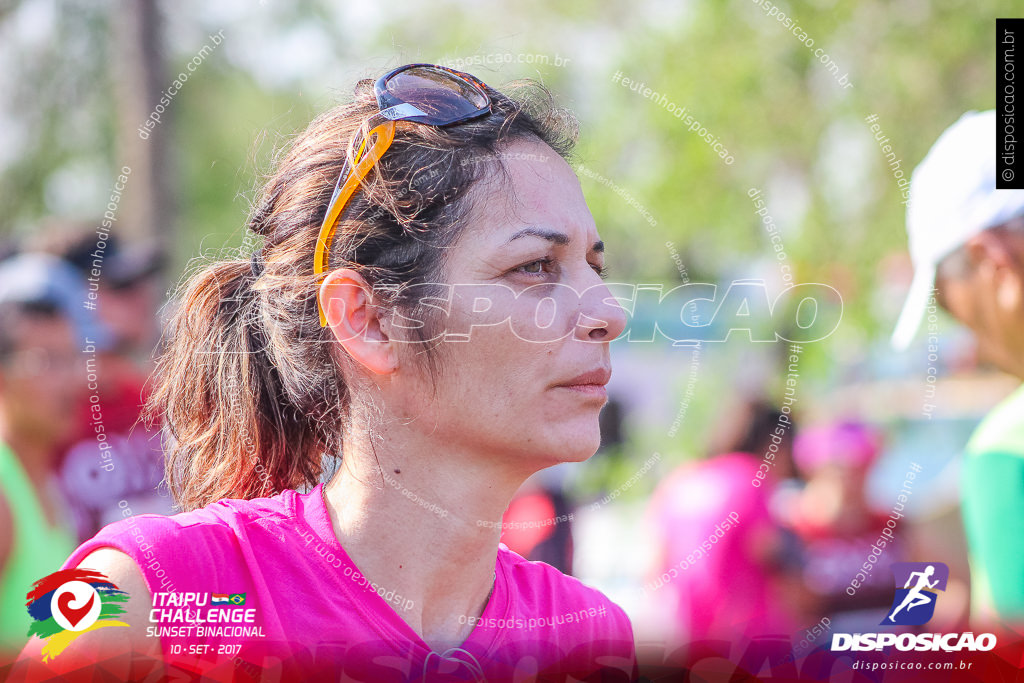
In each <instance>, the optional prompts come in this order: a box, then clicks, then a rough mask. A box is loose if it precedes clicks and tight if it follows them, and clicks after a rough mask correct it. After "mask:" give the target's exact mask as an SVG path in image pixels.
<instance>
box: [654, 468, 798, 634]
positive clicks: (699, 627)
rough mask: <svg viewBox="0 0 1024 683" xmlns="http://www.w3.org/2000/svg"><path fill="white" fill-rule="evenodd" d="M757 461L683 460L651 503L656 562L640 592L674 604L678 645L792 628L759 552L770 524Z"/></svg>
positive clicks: (768, 538)
mask: <svg viewBox="0 0 1024 683" xmlns="http://www.w3.org/2000/svg"><path fill="white" fill-rule="evenodd" d="M759 465H760V463H759V461H758V459H757V458H755V457H753V456H750V455H747V454H743V453H730V454H726V455H721V456H717V457H714V458H710V459H708V460H704V461H701V462H695V463H692V464H688V465H684V466H682V467H679V468H678V469H676V470H675V471H674V472H672V473H671V474H670V475H669V476H668V477H666V478H665V480H664V481H663V482H662V483H661V484H660V485H659V486H658V489H657V491H655V494H654V496H653V498H652V500H651V505H650V508H649V510H648V513H649V515H650V517H649V519H650V520H651V523H652V524H653V525H654V527H655V530H656V533H657V535H658V537H659V538H660V545H661V558H662V562H661V567H659V568H658V569H657V571H658V572H659V576H657V577H656V578H655V580H654V581H653V582H649V583H648V584H647V592H648V596H649V597H652V598H653V599H654V600H664V599H672V600H674V601H675V603H676V604H675V614H676V619H677V628H678V631H679V633H678V634H677V637H679V638H681V639H682V640H684V641H685V642H694V641H700V640H707V639H715V640H718V639H722V640H728V641H730V642H739V641H741V640H743V639H750V638H755V637H758V636H764V635H775V634H785V635H790V634H791V633H792V629H793V628H794V625H793V623H792V620H791V616H790V613H789V609H788V608H787V607H786V605H785V604H784V602H785V601H784V599H783V597H782V595H781V594H780V593H779V591H778V590H777V588H776V586H775V585H773V582H772V580H771V578H770V576H769V574H770V567H768V566H767V563H766V562H765V557H764V555H765V554H766V553H763V552H761V551H762V549H763V548H765V547H767V546H770V545H772V544H773V541H774V535H775V532H776V531H777V526H776V525H775V523H774V522H773V520H772V518H771V515H770V514H769V510H768V497H769V495H770V492H771V489H772V486H773V483H772V480H771V479H766V480H757V481H758V482H759V483H760V484H761V485H760V486H754V485H753V484H752V483H751V482H752V481H754V480H755V475H756V473H757V471H758V467H759ZM725 527H728V528H725Z"/></svg>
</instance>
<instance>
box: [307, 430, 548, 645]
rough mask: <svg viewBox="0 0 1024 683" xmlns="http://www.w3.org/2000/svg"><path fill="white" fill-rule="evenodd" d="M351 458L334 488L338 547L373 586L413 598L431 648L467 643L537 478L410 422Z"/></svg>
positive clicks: (330, 499) (410, 612)
mask: <svg viewBox="0 0 1024 683" xmlns="http://www.w3.org/2000/svg"><path fill="white" fill-rule="evenodd" d="M348 431H349V432H350V433H356V434H366V433H367V432H368V430H366V429H350V430H348ZM343 452H344V454H345V455H344V458H343V464H342V467H341V469H340V470H339V472H338V473H337V474H336V475H335V476H334V478H333V479H332V480H331V481H330V482H329V483H328V485H327V486H326V487H325V499H326V502H327V507H328V511H329V513H330V516H331V522H332V524H333V527H334V532H335V534H337V536H338V540H339V541H340V542H341V544H342V546H343V547H344V548H345V550H346V552H347V553H348V555H349V556H350V557H351V558H352V561H353V562H354V563H355V564H356V566H357V567H358V568H359V570H360V571H361V572H362V573H363V575H364V576H366V578H367V579H368V580H370V581H372V582H373V583H375V584H377V585H378V586H382V587H384V588H386V590H388V591H391V590H394V591H395V594H396V595H401V596H402V598H403V602H402V605H405V604H410V603H409V601H411V604H412V606H411V607H410V608H408V609H403V607H402V605H398V606H396V607H395V608H394V609H395V611H396V613H397V614H398V615H399V616H400V617H402V619H403V620H404V621H405V622H406V623H407V624H409V626H410V627H411V628H412V629H413V630H414V631H416V632H417V633H418V634H419V635H420V636H421V637H422V638H423V640H424V641H426V642H427V644H428V645H430V646H431V647H432V648H433V649H435V650H445V649H447V648H449V647H453V646H456V645H460V644H461V643H462V642H463V640H465V638H466V637H467V636H468V635H469V633H470V631H472V626H471V625H470V624H471V623H472V621H473V620H472V619H470V618H469V617H479V616H480V614H481V613H482V612H483V610H484V608H485V607H486V604H487V600H488V598H489V595H490V593H491V590H492V587H493V583H494V571H495V561H496V558H497V551H498V541H499V538H500V535H501V531H500V529H501V527H500V522H501V516H502V513H503V512H504V511H505V508H506V507H508V503H509V501H510V500H511V498H512V496H513V494H514V493H515V492H516V489H518V488H519V486H520V485H521V484H522V482H523V481H524V480H525V479H526V477H527V476H528V475H529V474H530V472H528V471H516V470H513V469H510V468H509V467H507V466H502V465H501V463H500V462H498V461H496V460H494V459H488V458H483V457H480V454H478V453H473V452H469V451H466V450H460V449H459V447H458V446H457V445H454V446H453V444H450V443H448V444H444V443H437V442H435V441H433V440H432V439H431V437H430V436H429V435H424V434H421V433H417V432H414V431H410V430H409V429H408V428H407V427H403V426H401V425H396V426H394V428H391V427H389V429H388V432H387V435H386V437H385V438H383V439H381V438H378V439H374V441H373V443H372V444H371V443H370V441H369V440H368V439H366V438H361V439H359V438H351V439H350V438H346V439H345V441H344V451H343ZM396 601H397V599H396ZM460 617H463V618H460ZM460 622H462V623H461V624H460Z"/></svg>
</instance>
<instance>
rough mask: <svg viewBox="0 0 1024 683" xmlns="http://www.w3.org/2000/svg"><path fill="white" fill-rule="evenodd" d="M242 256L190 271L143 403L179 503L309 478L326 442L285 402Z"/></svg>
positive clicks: (272, 489)
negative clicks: (158, 433)
mask: <svg viewBox="0 0 1024 683" xmlns="http://www.w3.org/2000/svg"><path fill="white" fill-rule="evenodd" d="M256 279H257V278H256V275H255V274H254V273H253V270H252V269H251V268H250V263H249V261H222V262H218V263H214V264H212V265H210V266H208V267H206V268H205V269H204V270H202V271H201V272H199V273H197V274H196V275H195V276H194V277H193V278H192V279H191V280H190V281H189V282H188V284H187V286H186V288H185V289H184V291H183V292H182V294H181V296H180V298H179V303H178V307H177V309H176V310H174V311H173V312H172V314H171V316H170V319H169V320H168V322H167V326H166V329H165V333H164V343H163V349H162V353H161V355H160V359H159V361H158V364H157V368H156V372H155V374H154V379H155V382H156V388H155V390H154V392H153V394H152V396H151V397H150V401H149V404H148V406H147V416H148V418H149V419H150V421H151V422H152V421H153V420H154V418H156V417H157V416H159V417H162V419H163V422H164V427H165V430H166V438H165V449H166V454H167V459H166V476H167V482H168V485H169V486H170V489H171V492H172V494H173V495H174V498H175V500H176V501H177V502H178V504H179V505H180V506H181V507H182V508H183V509H186V510H188V509H194V508H198V507H203V506H205V505H208V504H209V503H212V502H214V501H217V500H220V499H222V498H256V497H261V496H269V495H273V494H274V493H276V492H278V491H280V490H283V489H286V488H296V487H299V486H302V485H303V484H307V483H311V482H315V481H317V479H318V478H319V476H320V473H321V469H322V466H323V459H322V457H321V452H322V451H323V450H324V447H325V446H326V444H324V443H322V440H321V439H320V438H319V437H318V433H319V431H320V430H319V429H318V425H317V424H315V422H311V419H310V417H311V416H308V415H304V414H303V413H301V412H300V411H299V410H297V409H296V407H295V406H293V405H291V404H290V402H289V400H288V395H287V392H286V391H285V390H284V388H283V383H282V378H281V376H280V374H279V372H278V369H277V367H276V364H275V362H274V361H273V358H272V355H271V354H270V353H269V351H270V346H269V342H268V339H267V335H266V334H265V332H264V330H263V316H262V315H261V311H260V303H261V302H260V299H261V294H260V292H259V291H257V290H256V288H255V287H254V284H255V281H256Z"/></svg>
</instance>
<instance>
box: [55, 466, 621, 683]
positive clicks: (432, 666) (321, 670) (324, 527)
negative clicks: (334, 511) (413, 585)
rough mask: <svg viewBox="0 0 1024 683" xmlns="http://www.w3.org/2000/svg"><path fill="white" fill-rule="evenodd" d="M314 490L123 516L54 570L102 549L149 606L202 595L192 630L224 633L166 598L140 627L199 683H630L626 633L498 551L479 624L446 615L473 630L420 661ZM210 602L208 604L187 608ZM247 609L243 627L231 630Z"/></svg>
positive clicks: (575, 584)
mask: <svg viewBox="0 0 1024 683" xmlns="http://www.w3.org/2000/svg"><path fill="white" fill-rule="evenodd" d="M322 488H323V486H322V485H319V486H317V487H316V488H314V489H313V490H312V491H310V492H309V493H307V494H300V493H298V492H296V491H291V490H288V491H284V492H283V493H281V494H279V495H277V496H274V497H273V498H259V499H255V500H222V501H219V502H217V503H214V504H212V505H209V506H207V507H206V508H203V509H201V510H196V511H193V512H187V513H182V514H179V515H175V516H173V517H162V516H157V515H140V516H137V517H129V518H127V519H125V520H122V521H120V522H116V523H114V524H111V525H109V526H107V527H106V528H104V529H103V530H102V531H101V532H100V533H99V534H97V535H96V536H95V537H94V538H93V539H91V540H89V541H87V542H86V543H84V544H83V545H82V546H80V547H79V548H78V549H77V550H76V551H75V552H74V553H73V554H72V555H71V557H70V558H69V559H68V561H67V562H66V563H65V565H64V566H65V568H70V567H75V566H77V565H78V563H79V562H81V560H82V559H84V558H85V557H86V556H87V555H88V554H89V553H91V552H92V551H94V550H96V549H98V548H101V547H104V546H109V547H113V548H116V549H118V550H120V551H122V552H124V553H125V554H127V555H128V556H129V557H131V558H132V559H133V560H135V562H136V563H137V564H138V565H139V567H140V568H141V569H142V574H143V576H144V578H145V580H146V584H147V586H148V587H149V590H150V592H151V593H153V594H154V595H156V594H158V593H160V594H164V593H168V592H177V593H178V594H179V595H180V594H182V593H194V594H196V595H197V596H206V597H205V598H203V597H196V598H194V602H193V604H192V613H193V617H194V614H196V613H198V614H199V615H200V617H202V618H204V619H206V620H207V621H206V623H205V624H201V625H202V626H204V627H205V628H207V629H211V628H212V629H219V628H220V629H224V632H221V631H217V630H214V631H213V632H212V633H213V635H210V633H211V632H210V631H204V633H203V635H202V636H199V635H198V634H199V632H198V630H193V631H187V629H188V626H190V625H193V626H194V625H195V624H190V623H189V622H188V621H175V620H176V619H189V618H190V615H189V614H188V613H187V612H186V613H184V614H181V613H177V612H176V609H175V607H174V606H173V605H168V604H166V603H167V602H168V601H169V600H171V598H169V597H167V596H161V597H159V598H156V599H155V600H154V608H155V609H154V612H151V613H150V624H148V625H147V626H149V627H151V628H153V629H170V628H171V627H173V626H179V628H181V627H184V629H186V633H184V634H182V632H181V631H180V630H179V631H178V632H177V633H175V632H173V631H171V630H163V631H156V630H154V631H152V632H150V633H151V634H152V635H151V637H160V639H161V645H162V651H163V657H164V661H165V662H168V663H171V664H173V666H175V667H178V668H180V669H182V670H184V671H187V672H198V671H202V672H203V675H204V676H206V677H208V678H209V679H210V680H259V678H260V677H261V676H264V677H269V680H281V678H280V677H284V679H285V680H291V679H292V678H293V677H295V676H300V675H301V676H306V677H308V676H310V675H316V676H331V677H332V678H333V679H334V680H339V679H343V680H364V681H385V680H388V681H406V680H469V681H473V680H488V681H491V680H495V681H501V680H512V679H516V680H520V679H523V680H525V679H526V678H534V677H537V676H542V677H546V679H547V680H569V679H568V676H570V675H571V676H574V677H576V678H585V677H586V676H588V675H591V674H593V673H594V672H595V671H598V670H605V674H604V675H605V678H603V679H602V680H622V681H627V680H630V679H631V677H632V676H633V675H634V671H635V651H634V646H633V634H632V627H631V625H630V622H629V619H628V618H627V617H626V615H625V613H624V612H623V611H622V609H621V608H619V607H618V606H617V605H615V604H614V603H612V602H611V601H610V600H608V598H606V597H605V596H604V595H603V594H601V593H600V592H599V591H597V590H595V589H593V588H588V587H587V586H584V585H583V584H582V583H580V582H579V581H578V580H576V579H574V578H572V577H568V576H565V575H564V574H562V573H560V572H558V571H557V570H555V569H553V568H552V567H549V566H548V565H546V564H542V563H539V562H528V561H526V560H524V559H523V558H521V557H520V556H518V555H516V554H515V553H513V552H511V551H509V550H508V549H506V548H505V547H504V546H500V547H499V550H498V556H497V562H496V563H495V584H494V593H493V595H492V596H491V599H490V601H489V602H488V603H487V606H486V608H485V610H484V612H483V614H482V615H481V617H480V618H479V620H470V619H469V618H466V617H461V618H460V623H474V624H475V626H474V628H473V631H472V632H471V633H470V635H469V637H468V639H467V640H466V641H465V642H464V643H462V644H461V645H460V646H459V647H457V648H452V649H450V650H448V651H446V652H443V653H438V652H434V651H432V650H431V649H430V647H429V646H428V645H427V644H426V643H425V642H424V641H423V640H422V639H421V638H420V637H419V636H418V635H417V634H416V633H415V632H414V631H413V630H412V628H410V627H409V625H408V624H406V623H405V621H403V620H402V619H401V618H400V617H399V613H400V612H401V611H402V610H403V609H409V608H410V607H411V606H412V605H411V604H410V601H408V600H407V599H405V598H404V597H402V596H401V595H397V594H395V592H394V591H393V590H388V589H387V587H378V586H375V585H373V584H371V583H370V582H369V581H367V580H366V579H365V578H364V577H363V576H362V574H361V573H360V572H359V570H358V568H356V566H355V565H354V564H353V563H352V560H351V559H350V558H349V557H348V555H347V554H346V552H345V550H344V548H342V547H341V544H340V543H339V542H338V540H337V537H336V536H335V535H334V531H333V528H332V526H331V521H330V518H329V515H328V512H327V508H326V505H325V503H324V499H323V495H322ZM126 514H128V513H127V512H126ZM424 542H425V543H429V539H424ZM452 561H453V562H457V561H458V558H452ZM237 594H245V597H244V604H242V605H237V606H234V605H232V606H224V605H225V603H224V602H223V601H224V600H225V599H226V598H227V597H228V596H231V595H237ZM213 596H217V600H218V602H217V603H216V604H213V603H212V602H209V603H207V604H204V605H203V606H202V607H199V606H197V605H198V601H199V600H207V599H209V600H212V599H213ZM158 603H163V604H162V605H159V606H158ZM249 610H251V612H249V617H248V618H250V619H251V621H244V619H243V617H245V612H246V611H249ZM210 612H217V613H218V614H217V615H213V616H214V617H217V616H222V615H223V614H234V613H236V612H241V613H242V614H239V615H235V616H236V618H237V619H238V620H239V621H238V622H230V623H211V622H210V621H209V619H210ZM132 626H135V624H132ZM65 656H66V655H65ZM545 675H546V676H545ZM524 677H525V678H524Z"/></svg>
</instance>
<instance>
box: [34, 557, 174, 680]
mask: <svg viewBox="0 0 1024 683" xmlns="http://www.w3.org/2000/svg"><path fill="white" fill-rule="evenodd" d="M78 568H79V569H93V570H96V571H98V572H101V573H103V574H104V575H105V576H106V577H107V578H109V579H110V580H111V581H112V582H113V583H114V584H116V585H117V587H118V588H119V589H120V590H122V591H124V592H126V593H127V594H128V601H127V602H126V603H125V610H124V613H123V614H121V615H119V616H118V620H119V621H122V622H124V623H125V624H128V627H127V628H125V627H123V626H110V627H105V628H98V629H95V630H92V631H87V632H85V633H83V634H82V635H80V636H78V637H77V638H75V639H74V640H73V641H72V642H71V643H70V644H69V645H68V646H67V648H66V649H65V650H64V651H62V652H61V653H60V655H59V656H58V657H55V658H53V659H51V660H50V661H49V662H48V663H47V665H46V666H48V667H49V669H50V670H51V671H54V672H57V671H59V670H60V669H61V668H63V667H65V666H66V667H67V668H68V669H69V670H74V669H75V668H77V667H80V666H81V665H82V664H84V663H86V662H95V661H99V660H111V659H113V658H116V657H120V656H121V655H125V654H132V655H133V656H132V657H131V658H126V657H121V658H120V663H121V665H122V666H123V667H124V671H123V672H119V673H123V674H124V676H125V679H128V678H134V676H135V674H137V673H140V672H139V671H138V669H137V668H136V667H137V666H139V665H144V666H145V668H147V669H149V670H151V669H152V666H153V665H154V663H155V661H156V660H158V659H159V658H160V641H159V639H158V638H155V637H147V636H146V625H147V624H148V623H149V611H150V609H152V606H153V598H152V595H151V594H150V592H149V588H148V587H147V586H146V581H145V579H144V578H143V576H142V571H141V570H140V569H139V566H138V565H137V564H135V561H134V560H132V559H131V558H130V557H128V556H127V555H126V554H124V553H123V552H121V551H120V550H115V549H114V548H99V549H97V550H95V551H93V552H92V553H90V554H89V555H88V556H86V557H85V559H83V560H82V561H81V562H80V563H79V564H78ZM43 645H44V641H42V640H41V639H39V638H38V637H35V636H33V638H32V639H31V640H30V641H29V642H28V644H27V645H26V646H25V649H24V650H22V653H21V657H20V660H22V661H23V662H24V663H25V664H26V665H31V664H33V663H38V662H41V661H42V659H43V653H42V648H43ZM136 655H137V656H138V657H136ZM107 667H108V668H109V663H108V664H107Z"/></svg>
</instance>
